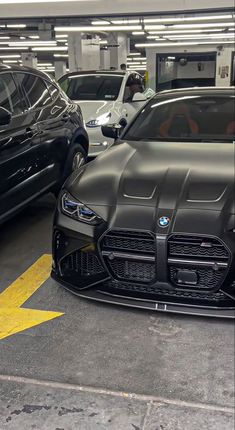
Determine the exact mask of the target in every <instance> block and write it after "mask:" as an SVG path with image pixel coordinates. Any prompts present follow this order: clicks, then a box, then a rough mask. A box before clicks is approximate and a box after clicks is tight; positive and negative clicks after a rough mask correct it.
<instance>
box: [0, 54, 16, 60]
mask: <svg viewBox="0 0 235 430" xmlns="http://www.w3.org/2000/svg"><path fill="white" fill-rule="evenodd" d="M0 58H1V59H5V58H6V59H7V58H21V56H20V55H18V54H16V55H14V54H13V55H0Z"/></svg>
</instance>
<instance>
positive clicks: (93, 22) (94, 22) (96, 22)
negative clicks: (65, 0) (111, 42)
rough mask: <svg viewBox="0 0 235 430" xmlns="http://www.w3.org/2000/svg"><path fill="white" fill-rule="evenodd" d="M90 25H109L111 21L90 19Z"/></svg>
mask: <svg viewBox="0 0 235 430" xmlns="http://www.w3.org/2000/svg"><path fill="white" fill-rule="evenodd" d="M91 24H92V25H110V24H111V23H110V22H109V21H102V20H101V21H92V22H91Z"/></svg>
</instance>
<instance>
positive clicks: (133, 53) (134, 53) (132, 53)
mask: <svg viewBox="0 0 235 430" xmlns="http://www.w3.org/2000/svg"><path fill="white" fill-rule="evenodd" d="M132 55H134V56H136V55H141V53H140V52H130V54H128V57H130V56H132Z"/></svg>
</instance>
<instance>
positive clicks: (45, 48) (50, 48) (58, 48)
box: [32, 46, 68, 52]
mask: <svg viewBox="0 0 235 430" xmlns="http://www.w3.org/2000/svg"><path fill="white" fill-rule="evenodd" d="M67 50H68V47H67V46H35V47H34V48H32V51H36V52H37V51H38V52H40V51H48V52H55V51H61V52H63V51H67Z"/></svg>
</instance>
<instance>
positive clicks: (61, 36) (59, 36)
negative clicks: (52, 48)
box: [55, 34, 68, 39]
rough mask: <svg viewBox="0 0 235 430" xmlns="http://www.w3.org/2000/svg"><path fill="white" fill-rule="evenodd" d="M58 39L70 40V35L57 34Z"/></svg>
mask: <svg viewBox="0 0 235 430" xmlns="http://www.w3.org/2000/svg"><path fill="white" fill-rule="evenodd" d="M55 37H56V39H61V38H62V39H63V38H64V39H67V38H68V34H56V36H55Z"/></svg>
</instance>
